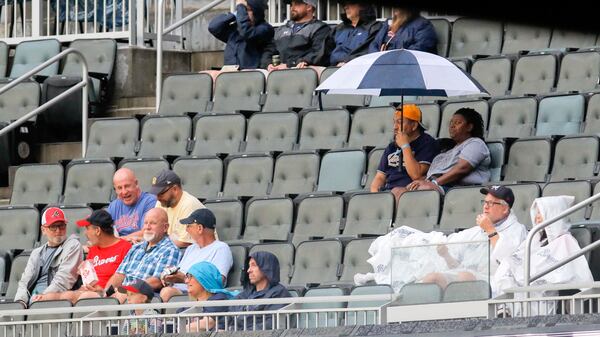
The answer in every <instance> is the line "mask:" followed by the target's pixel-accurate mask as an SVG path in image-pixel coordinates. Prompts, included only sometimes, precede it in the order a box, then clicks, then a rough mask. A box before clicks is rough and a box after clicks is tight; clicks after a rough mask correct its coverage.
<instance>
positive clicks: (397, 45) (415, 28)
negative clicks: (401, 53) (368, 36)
mask: <svg viewBox="0 0 600 337" xmlns="http://www.w3.org/2000/svg"><path fill="white" fill-rule="evenodd" d="M389 28H390V27H389V24H388V23H386V24H384V25H383V27H381V30H379V33H378V34H377V36H375V40H374V41H373V42H372V43H371V46H370V47H369V52H370V53H374V52H378V51H380V50H381V46H382V45H384V44H385V43H386V42H388V40H389V43H388V45H387V50H392V49H403V48H404V49H410V50H419V51H424V52H428V53H432V54H436V53H437V35H436V33H435V29H434V28H433V25H432V24H431V22H430V21H429V20H427V19H425V18H424V17H422V16H417V17H416V18H414V19H412V20H410V21H409V22H407V23H405V24H403V25H402V26H401V27H400V29H398V31H397V32H396V35H395V36H394V37H393V38H392V39H391V40H390V39H389V37H388V35H387V34H388V30H389Z"/></svg>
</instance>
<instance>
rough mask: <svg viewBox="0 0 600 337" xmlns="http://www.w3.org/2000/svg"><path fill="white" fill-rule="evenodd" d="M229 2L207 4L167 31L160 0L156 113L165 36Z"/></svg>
mask: <svg viewBox="0 0 600 337" xmlns="http://www.w3.org/2000/svg"><path fill="white" fill-rule="evenodd" d="M225 1H227V0H214V1H213V2H211V3H209V4H207V5H206V6H204V7H202V8H200V9H198V10H196V11H195V12H193V13H191V14H190V15H188V16H186V17H185V18H183V19H181V20H179V21H177V22H175V23H174V24H172V25H170V26H169V27H167V28H166V29H165V28H164V27H163V25H164V23H163V20H164V16H165V1H164V0H158V8H157V10H158V18H157V21H156V26H157V27H156V113H158V108H159V106H160V97H161V95H162V63H163V62H162V61H163V58H162V56H163V55H162V54H163V36H164V35H165V34H168V33H170V32H172V31H173V30H175V29H177V28H179V27H181V26H183V25H184V24H186V23H188V22H190V21H191V20H193V19H195V18H196V17H198V16H199V15H201V14H204V13H205V12H207V11H208V10H210V9H211V8H213V7H215V6H217V5H219V4H221V3H223V2H225Z"/></svg>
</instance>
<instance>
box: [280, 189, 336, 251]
mask: <svg viewBox="0 0 600 337" xmlns="http://www.w3.org/2000/svg"><path fill="white" fill-rule="evenodd" d="M296 202H297V203H298V206H297V207H296V221H295V225H294V236H293V238H292V242H293V243H294V245H296V246H298V244H300V242H302V241H305V240H310V239H311V238H313V237H320V238H322V237H332V236H336V235H338V234H339V233H340V223H341V221H342V218H343V217H344V198H342V197H341V196H340V195H335V194H334V195H327V194H326V195H323V194H309V195H304V196H300V197H298V198H297V199H296Z"/></svg>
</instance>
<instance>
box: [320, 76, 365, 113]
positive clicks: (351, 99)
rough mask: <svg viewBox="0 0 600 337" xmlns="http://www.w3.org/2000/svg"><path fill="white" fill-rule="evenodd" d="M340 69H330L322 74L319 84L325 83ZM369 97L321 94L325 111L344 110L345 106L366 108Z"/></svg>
mask: <svg viewBox="0 0 600 337" xmlns="http://www.w3.org/2000/svg"><path fill="white" fill-rule="evenodd" d="M338 69H339V67H328V68H325V70H323V72H322V73H321V78H320V80H319V83H323V82H324V81H325V80H326V79H327V78H328V77H329V76H331V75H332V74H333V73H335V71H336V70H338ZM366 100H367V97H366V96H364V95H335V94H333V95H328V94H321V101H322V102H323V109H334V108H342V107H345V106H365V101H366Z"/></svg>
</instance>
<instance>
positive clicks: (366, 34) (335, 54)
mask: <svg viewBox="0 0 600 337" xmlns="http://www.w3.org/2000/svg"><path fill="white" fill-rule="evenodd" d="M375 19H376V15H375V9H374V8H373V6H371V5H367V7H366V9H364V10H361V11H360V20H359V21H358V24H357V25H356V27H354V26H352V22H351V21H350V20H348V18H347V17H346V14H345V13H342V22H341V23H340V24H339V25H337V26H336V27H335V29H334V30H333V33H332V39H331V40H332V41H333V42H334V43H335V46H334V47H333V51H332V52H331V57H330V58H329V61H330V63H331V65H332V66H334V65H337V64H338V63H340V62H348V61H350V60H352V59H354V58H356V57H359V56H362V55H365V54H367V53H368V52H369V46H370V44H371V43H372V42H373V40H374V39H375V36H376V35H377V33H378V32H379V30H380V29H381V27H382V26H383V25H384V24H383V23H382V22H379V21H376V20H375Z"/></svg>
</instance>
